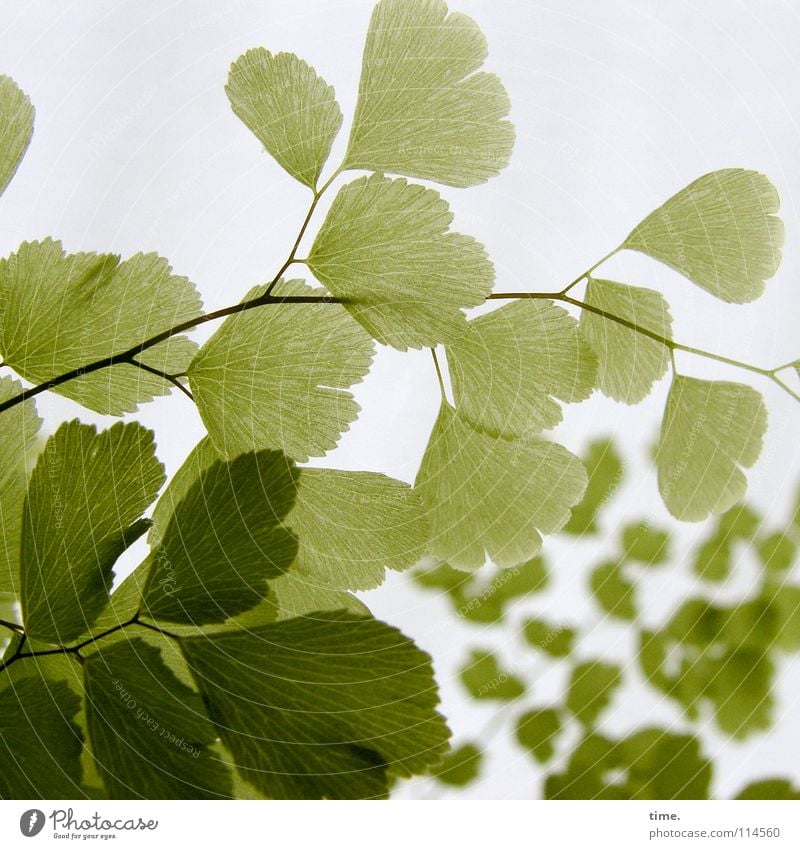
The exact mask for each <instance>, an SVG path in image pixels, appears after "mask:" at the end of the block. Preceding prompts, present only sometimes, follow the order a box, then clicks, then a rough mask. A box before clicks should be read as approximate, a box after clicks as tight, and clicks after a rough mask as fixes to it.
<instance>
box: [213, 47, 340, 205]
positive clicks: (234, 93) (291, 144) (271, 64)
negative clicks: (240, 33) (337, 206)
mask: <svg viewBox="0 0 800 849" xmlns="http://www.w3.org/2000/svg"><path fill="white" fill-rule="evenodd" d="M225 91H226V92H227V94H228V100H230V102H231V107H232V108H233V111H234V112H235V113H236V115H237V116H238V117H239V118H240V119H241V120H242V121H243V122H244V124H245V125H246V126H247V127H248V128H249V129H250V130H252V132H253V133H254V135H255V136H256V138H258V140H259V141H260V142H261V144H263V145H264V147H265V149H266V151H267V153H269V154H271V155H272V156H274V157H275V159H276V160H277V161H278V162H279V163H280V164H281V165H282V166H283V167H284V168H285V169H286V170H287V171H288V172H289V173H290V174H291V175H292V176H293V177H294V178H295V179H296V180H299V181H300V182H301V183H304V184H305V185H306V186H309V187H310V188H311V189H314V188H316V185H317V180H318V179H319V175H320V172H321V171H322V166H323V165H324V164H325V160H326V159H327V158H328V154H329V153H330V150H331V145H332V144H333V140H334V139H335V138H336V134H337V133H338V132H339V127H341V125H342V113H341V111H340V110H339V104H338V103H337V102H336V99H335V97H334V93H333V88H331V86H329V85H328V84H327V83H326V82H325V80H323V79H322V77H318V76H317V74H316V72H315V71H314V69H313V68H311V67H310V66H309V65H307V64H306V63H305V62H304V61H303V60H302V59H299V58H298V57H297V56H295V55H294V54H293V53H277V54H275V55H273V54H272V53H270V52H269V51H268V50H265V49H264V48H263V47H257V48H255V49H254V50H248V51H247V53H245V54H243V55H242V56H240V57H239V58H238V59H237V60H236V61H235V62H234V63H233V65H231V71H230V75H229V76H228V84H227V86H225Z"/></svg>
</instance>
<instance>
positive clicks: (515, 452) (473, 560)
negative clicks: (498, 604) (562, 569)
mask: <svg viewBox="0 0 800 849" xmlns="http://www.w3.org/2000/svg"><path fill="white" fill-rule="evenodd" d="M415 486H416V489H417V491H418V492H419V494H420V495H421V496H422V502H423V504H424V506H425V508H426V510H427V511H428V518H429V521H430V523H431V530H432V534H433V538H432V550H433V553H434V554H436V555H437V556H439V557H441V558H443V559H446V560H447V561H448V562H449V563H450V564H451V565H452V566H455V567H458V568H462V569H476V568H478V567H480V566H482V565H483V563H484V561H485V559H486V554H488V555H489V557H491V558H492V559H493V560H494V561H495V562H496V563H497V564H498V565H500V566H514V565H516V564H518V563H521V562H523V561H525V560H527V559H529V558H530V557H531V556H532V555H534V554H536V552H537V551H538V550H539V548H540V547H541V542H542V538H541V536H540V532H542V533H554V532H555V531H557V530H559V529H560V528H562V527H563V526H564V524H566V522H567V520H568V519H569V515H570V507H572V506H573V505H574V504H576V503H577V502H578V501H579V500H580V498H581V496H582V495H583V492H584V490H585V488H586V473H585V471H584V469H583V466H582V465H581V462H580V460H578V458H577V457H575V456H573V455H572V454H570V453H569V451H567V450H566V449H565V448H563V447H562V446H560V445H556V444H555V443H552V442H548V441H546V440H544V439H540V438H538V437H530V438H528V439H524V440H523V439H515V440H506V439H495V438H493V437H491V436H489V435H487V434H484V433H481V432H480V431H477V430H475V429H474V428H473V427H472V426H471V425H470V424H469V422H467V421H466V420H465V419H464V418H463V417H462V416H460V415H459V414H458V413H457V412H456V411H455V410H454V409H453V408H452V407H450V406H449V405H448V404H446V403H443V404H442V408H441V410H440V412H439V417H438V419H437V420H436V423H435V425H434V428H433V432H432V433H431V437H430V441H429V443H428V447H427V449H426V451H425V456H424V457H423V459H422V464H421V466H420V469H419V473H418V474H417V480H416V484H415Z"/></svg>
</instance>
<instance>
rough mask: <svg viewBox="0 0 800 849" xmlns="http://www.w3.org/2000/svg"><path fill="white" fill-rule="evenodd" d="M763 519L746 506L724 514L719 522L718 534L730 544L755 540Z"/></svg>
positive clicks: (740, 506)
mask: <svg viewBox="0 0 800 849" xmlns="http://www.w3.org/2000/svg"><path fill="white" fill-rule="evenodd" d="M762 524H763V519H762V518H761V517H760V516H759V515H758V514H757V513H755V512H754V511H753V510H752V509H751V508H750V507H748V506H747V505H746V504H740V505H739V506H738V507H734V508H732V509H731V510H728V512H727V513H723V514H722V515H721V516H720V517H719V519H718V520H717V534H718V535H719V536H720V537H721V538H724V539H727V540H728V541H729V542H733V541H734V540H739V539H740V540H752V539H755V537H756V534H758V532H759V530H760V529H761V525H762Z"/></svg>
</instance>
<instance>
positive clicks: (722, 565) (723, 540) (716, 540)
mask: <svg viewBox="0 0 800 849" xmlns="http://www.w3.org/2000/svg"><path fill="white" fill-rule="evenodd" d="M693 567H694V573H695V575H697V577H698V578H702V579H703V580H704V581H724V580H725V579H726V578H727V577H728V576H729V575H730V573H731V543H730V541H729V539H728V538H727V537H724V536H721V535H720V534H719V532H717V533H715V534H712V535H711V536H710V537H709V538H708V539H706V540H704V541H703V542H702V543H701V544H700V546H699V547H698V548H697V551H696V552H695V556H694V563H693Z"/></svg>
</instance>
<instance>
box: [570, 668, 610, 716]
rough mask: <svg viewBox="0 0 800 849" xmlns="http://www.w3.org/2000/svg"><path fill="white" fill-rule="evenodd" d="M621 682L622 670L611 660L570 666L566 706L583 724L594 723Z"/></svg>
mask: <svg viewBox="0 0 800 849" xmlns="http://www.w3.org/2000/svg"><path fill="white" fill-rule="evenodd" d="M621 683H622V670H621V669H620V668H619V667H618V666H616V665H614V664H611V663H603V662H602V661H599V660H590V661H586V662H585V663H580V664H578V666H576V667H575V668H574V669H573V670H572V676H571V678H570V683H569V689H568V691H567V702H566V704H567V709H568V710H569V711H570V713H572V714H574V716H575V717H576V718H577V719H578V720H579V721H580V722H581V723H583V724H584V725H594V724H595V722H597V719H598V717H599V716H600V714H601V713H602V712H603V711H604V710H605V709H606V707H607V706H608V703H609V702H610V701H611V698H612V696H613V695H614V693H615V691H616V690H617V688H618V687H619V686H620V684H621Z"/></svg>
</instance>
